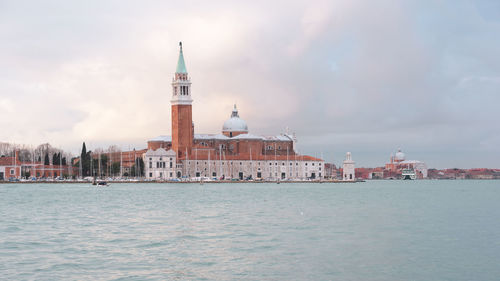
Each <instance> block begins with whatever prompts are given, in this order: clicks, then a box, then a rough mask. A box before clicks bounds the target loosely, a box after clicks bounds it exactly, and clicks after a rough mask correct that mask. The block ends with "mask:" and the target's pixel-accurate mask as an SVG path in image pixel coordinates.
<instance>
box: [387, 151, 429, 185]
mask: <svg viewBox="0 0 500 281" xmlns="http://www.w3.org/2000/svg"><path fill="white" fill-rule="evenodd" d="M405 157H406V156H405V154H404V153H403V152H402V151H401V149H398V152H396V154H395V156H392V155H391V158H390V162H389V163H387V164H385V171H384V178H398V177H400V176H401V171H402V170H403V169H413V170H415V172H416V174H417V178H420V179H423V178H427V165H426V164H425V163H424V162H422V161H418V160H406V159H405Z"/></svg>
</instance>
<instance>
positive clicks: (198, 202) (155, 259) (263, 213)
mask: <svg viewBox="0 0 500 281" xmlns="http://www.w3.org/2000/svg"><path fill="white" fill-rule="evenodd" d="M0 279H2V280H384V281H386V280H425V281H429V280H454V281H456V280H483V281H485V280H500V181H472V180H464V181H370V182H365V183H355V184H328V183H323V184H299V183H295V184H284V183H282V184H279V185H277V184H267V183H261V184H247V183H238V184H236V183H232V184H229V183H228V184H204V185H200V184H112V185H111V186H110V187H104V188H102V187H101V188H96V187H90V186H89V185H87V184H1V185H0Z"/></svg>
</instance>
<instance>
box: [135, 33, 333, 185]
mask: <svg viewBox="0 0 500 281" xmlns="http://www.w3.org/2000/svg"><path fill="white" fill-rule="evenodd" d="M179 45H180V51H179V59H178V62H177V69H176V72H175V74H174V79H173V81H172V99H171V114H172V118H171V121H172V132H171V135H170V136H159V137H156V138H154V139H151V140H149V141H148V151H147V152H146V153H145V154H144V155H143V160H144V163H145V176H146V178H147V179H151V180H174V179H193V178H201V177H205V178H212V179H224V180H230V179H238V180H245V179H246V180H248V179H256V180H259V179H262V180H307V179H322V178H323V176H324V161H323V160H322V159H319V158H315V157H311V156H307V155H299V154H297V151H296V138H295V135H290V134H288V133H285V134H280V135H276V136H259V135H253V134H251V133H249V130H248V126H247V124H246V122H245V121H244V120H243V119H241V118H240V116H239V112H238V110H237V108H236V105H234V109H233V111H232V112H231V115H230V118H229V119H228V120H226V121H225V122H224V124H223V126H222V130H221V132H220V133H218V134H195V132H194V123H193V119H192V103H193V99H192V95H191V94H192V93H191V80H190V77H189V76H188V73H187V70H186V64H185V61H184V54H183V50H182V43H179ZM160 159H161V160H160ZM160 175H161V176H160Z"/></svg>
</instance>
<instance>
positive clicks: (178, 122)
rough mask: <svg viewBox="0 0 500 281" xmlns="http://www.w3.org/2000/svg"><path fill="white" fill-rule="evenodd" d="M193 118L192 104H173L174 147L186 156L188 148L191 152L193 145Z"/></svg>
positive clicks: (182, 156)
mask: <svg viewBox="0 0 500 281" xmlns="http://www.w3.org/2000/svg"><path fill="white" fill-rule="evenodd" d="M192 124H193V119H192V107H191V105H184V104H176V105H172V149H173V150H174V151H175V152H176V153H177V155H178V156H180V157H179V158H180V159H184V158H185V154H186V150H187V153H188V154H191V147H192V145H193V128H192Z"/></svg>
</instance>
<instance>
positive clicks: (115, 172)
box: [111, 162, 121, 176]
mask: <svg viewBox="0 0 500 281" xmlns="http://www.w3.org/2000/svg"><path fill="white" fill-rule="evenodd" d="M111 174H113V175H118V174H120V162H113V164H111ZM120 176H121V175H120Z"/></svg>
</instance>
